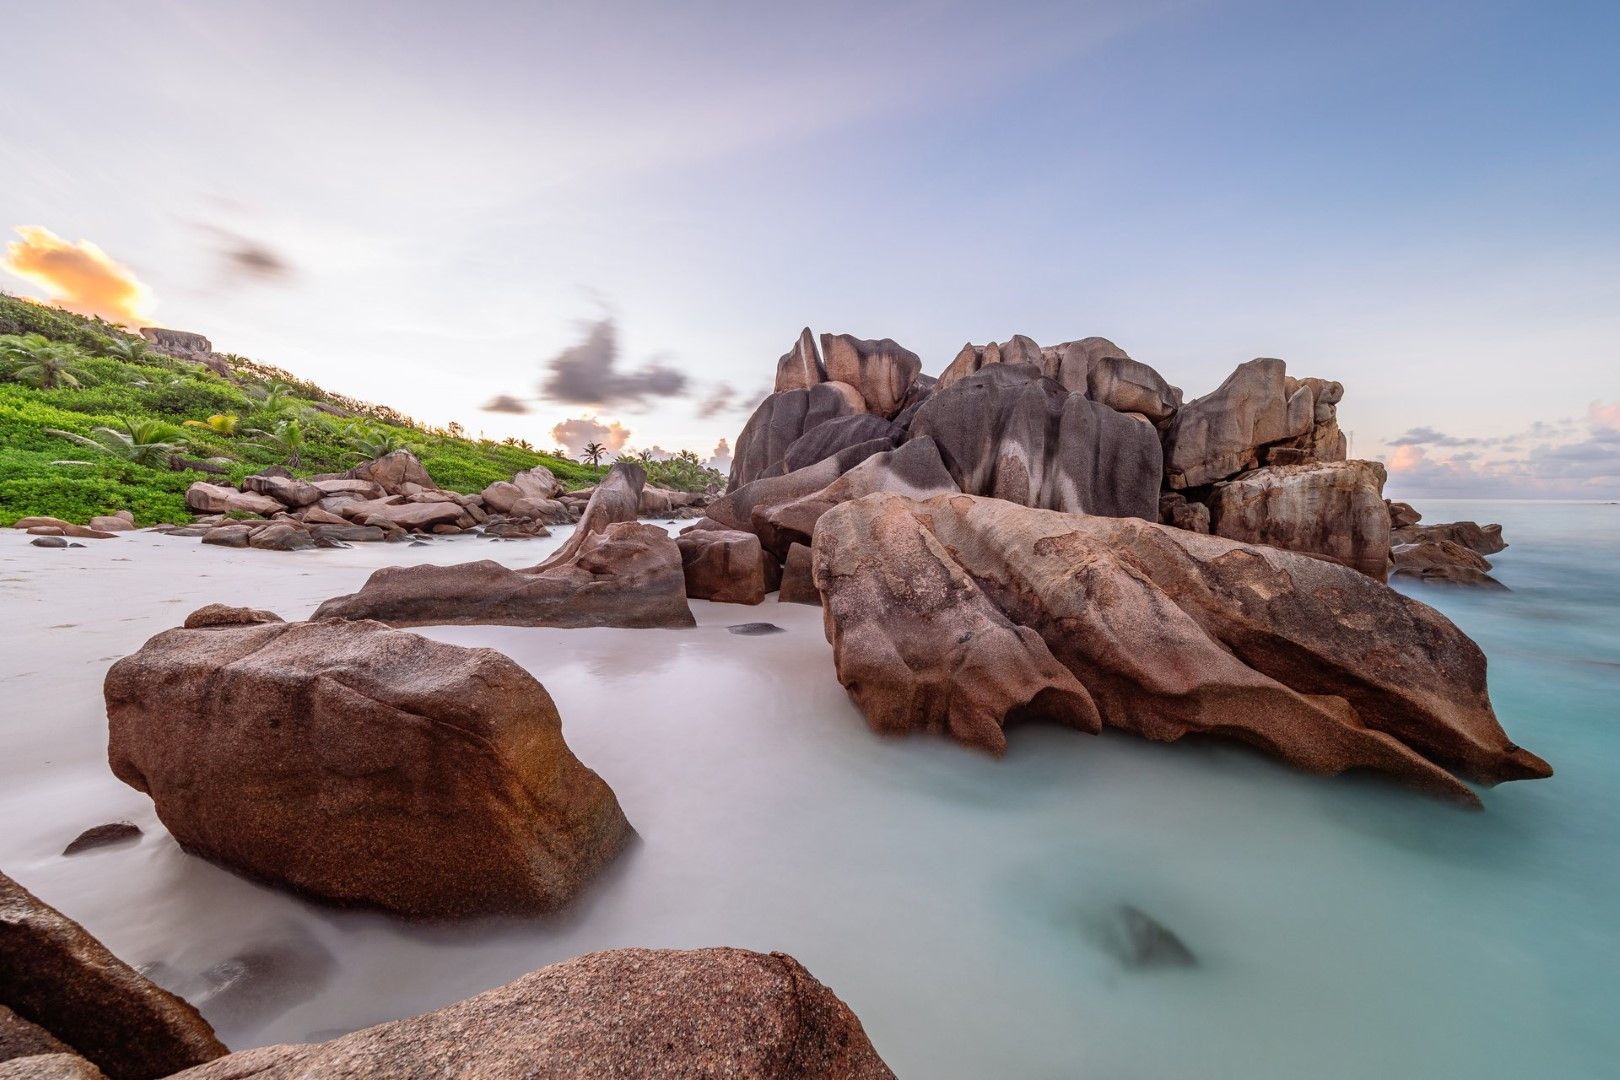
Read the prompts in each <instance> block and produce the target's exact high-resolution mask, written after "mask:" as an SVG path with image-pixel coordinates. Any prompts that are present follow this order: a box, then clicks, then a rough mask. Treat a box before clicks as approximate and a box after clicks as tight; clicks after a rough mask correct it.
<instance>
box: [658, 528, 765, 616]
mask: <svg viewBox="0 0 1620 1080" xmlns="http://www.w3.org/2000/svg"><path fill="white" fill-rule="evenodd" d="M675 546H676V547H678V548H680V551H681V568H682V571H683V572H684V573H685V575H686V595H687V597H688V598H689V599H692V600H712V601H715V602H716V603H721V604H758V603H760V602H762V601H763V600H764V599H765V594H766V593H771V592H775V591H776V589H777V587H778V586H779V585H781V583H782V568H781V565H780V564H779V563H778V562H777V561H776V557H775V556H773V555H771V554H770V553H769V552H767V551H765V550H764V548H762V547H761V546H760V543H759V537H757V536H755V535H754V534H753V533H746V532H739V531H737V530H735V529H694V530H692V531H691V532H684V533H682V534H681V535H680V536H677V537H676V538H675Z"/></svg>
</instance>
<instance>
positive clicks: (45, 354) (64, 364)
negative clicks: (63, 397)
mask: <svg viewBox="0 0 1620 1080" xmlns="http://www.w3.org/2000/svg"><path fill="white" fill-rule="evenodd" d="M0 352H3V354H4V356H5V357H6V359H7V360H9V361H11V362H12V363H13V364H15V365H16V366H15V367H13V368H12V369H11V378H13V379H15V380H16V381H17V382H20V383H27V384H28V385H29V386H32V387H35V388H36V389H40V390H55V389H58V388H59V387H63V386H67V387H79V386H82V385H83V384H84V382H85V381H86V379H85V377H84V375H83V374H82V373H80V372H78V371H76V370H75V369H74V363H75V361H77V360H78V358H79V354H78V351H77V350H76V349H74V348H73V346H71V345H64V344H62V343H61V342H56V341H52V340H51V339H50V338H47V337H45V336H44V335H43V334H25V335H23V336H22V337H20V338H18V339H16V340H15V341H9V342H7V343H6V344H5V345H4V347H3V348H0Z"/></svg>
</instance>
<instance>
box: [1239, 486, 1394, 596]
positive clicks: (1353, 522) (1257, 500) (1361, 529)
mask: <svg viewBox="0 0 1620 1080" xmlns="http://www.w3.org/2000/svg"><path fill="white" fill-rule="evenodd" d="M1209 514H1210V529H1209V531H1210V532H1212V533H1214V534H1215V535H1216V536H1224V537H1226V538H1228V539H1230V540H1242V541H1244V542H1246V543H1250V544H1269V545H1271V546H1272V547H1280V548H1286V549H1287V550H1289V551H1297V552H1300V553H1302V554H1306V555H1319V556H1321V557H1322V558H1324V559H1331V560H1333V561H1334V562H1339V563H1343V564H1344V565H1345V566H1349V567H1354V568H1355V569H1357V570H1360V571H1361V572H1362V573H1364V574H1367V575H1368V576H1370V577H1374V578H1377V579H1378V580H1379V581H1382V580H1384V576H1385V575H1386V574H1387V573H1388V572H1389V511H1388V509H1387V508H1386V507H1385V505H1384V466H1383V465H1381V464H1380V463H1378V462H1376V461H1337V462H1322V463H1314V464H1309V465H1269V466H1266V467H1264V468H1260V469H1255V470H1253V471H1251V472H1246V473H1243V474H1242V475H1240V476H1236V477H1234V478H1233V479H1231V480H1224V481H1221V482H1220V483H1218V484H1216V485H1215V489H1214V491H1213V493H1212V494H1211V495H1210V499H1209Z"/></svg>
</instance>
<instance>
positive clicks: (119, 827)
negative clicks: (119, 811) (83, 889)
mask: <svg viewBox="0 0 1620 1080" xmlns="http://www.w3.org/2000/svg"><path fill="white" fill-rule="evenodd" d="M140 835H141V829H140V826H138V825H136V824H135V823H133V822H129V821H110V822H108V823H107V824H105V825H97V826H96V827H95V828H93V829H86V830H84V832H82V833H80V834H79V835H78V836H77V837H75V838H74V840H73V842H72V843H71V844H69V845H68V846H67V847H65V848H63V849H62V854H63V855H77V854H79V852H81V851H90V850H91V849H93V848H99V847H110V846H111V845H113V844H125V843H129V842H131V841H133V840H136V839H138V838H139V837H140Z"/></svg>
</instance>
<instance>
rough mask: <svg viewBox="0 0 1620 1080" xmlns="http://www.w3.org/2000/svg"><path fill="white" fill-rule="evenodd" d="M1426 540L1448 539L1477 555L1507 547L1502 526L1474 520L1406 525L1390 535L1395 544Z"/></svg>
mask: <svg viewBox="0 0 1620 1080" xmlns="http://www.w3.org/2000/svg"><path fill="white" fill-rule="evenodd" d="M1426 540H1449V541H1451V542H1452V543H1454V544H1461V545H1462V546H1463V547H1465V548H1467V549H1468V550H1470V551H1472V552H1474V553H1475V554H1478V555H1495V554H1496V553H1497V552H1499V551H1503V550H1505V549H1506V548H1507V541H1506V540H1503V539H1502V526H1500V525H1481V524H1479V523H1478V522H1475V521H1452V522H1448V523H1446V524H1444V525H1407V526H1405V527H1402V528H1398V529H1396V530H1395V531H1394V533H1393V534H1392V535H1391V542H1392V543H1396V544H1421V543H1423V542H1424V541H1426Z"/></svg>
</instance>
